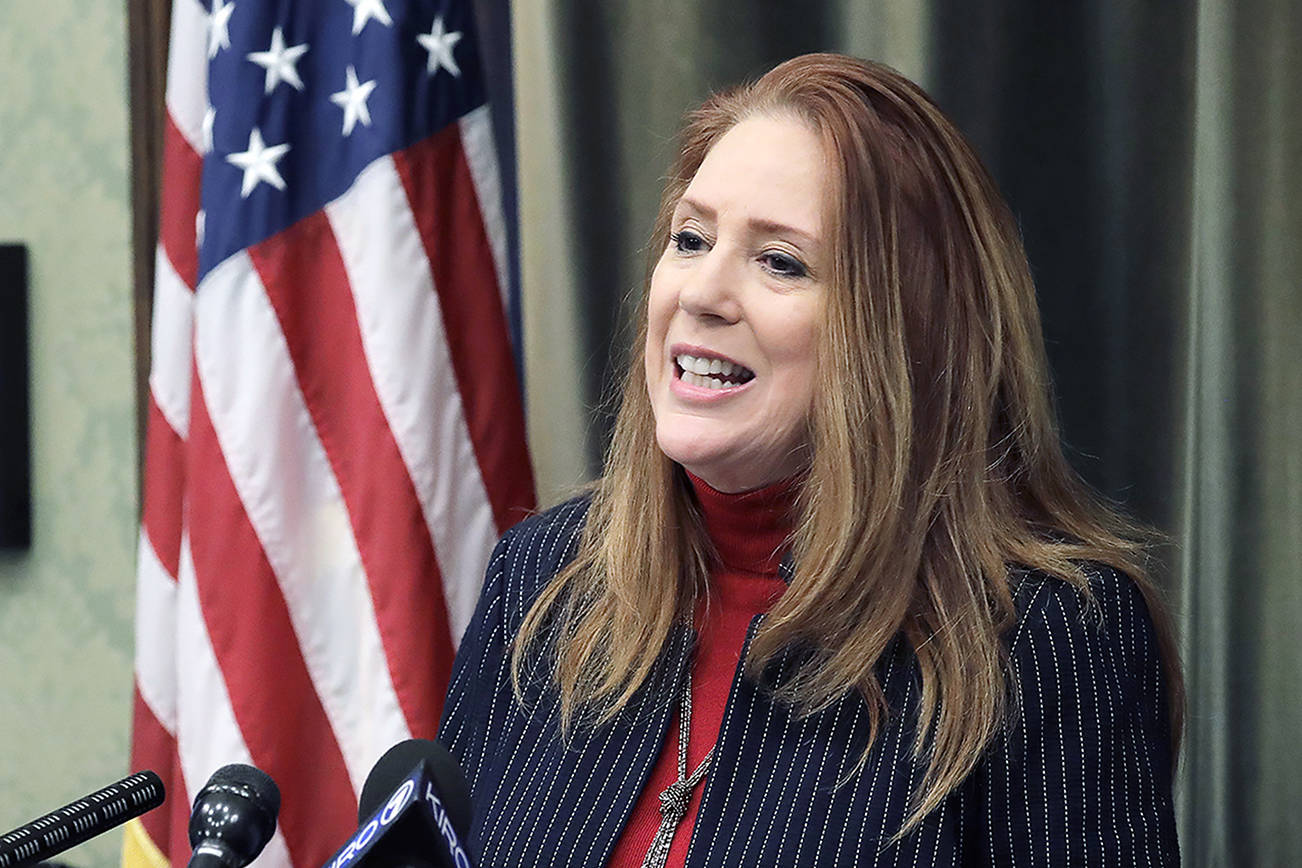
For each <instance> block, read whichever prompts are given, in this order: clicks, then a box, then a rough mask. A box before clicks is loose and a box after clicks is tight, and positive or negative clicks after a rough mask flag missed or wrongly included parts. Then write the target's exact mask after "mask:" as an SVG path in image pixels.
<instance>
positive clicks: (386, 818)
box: [330, 778, 468, 868]
mask: <svg viewBox="0 0 1302 868" xmlns="http://www.w3.org/2000/svg"><path fill="white" fill-rule="evenodd" d="M415 793H416V781H414V780H412V779H411V778H408V779H407V780H405V781H403V782H402V786H400V787H399V788H398V789H397V790H395V791H394V793H393V795H391V796H389V801H388V802H386V803H385V805H384V809H383V810H382V811H380V814H379V816H376V817H372V818H371V820H370V822H368V823H367V824H366V825H365V826H363V827H362V828H361V829H359V830H358V831H357V834H356V835H354V836H353V839H352V840H351V841H349V842H348V843H347V844H346V845H344V849H342V850H340V851H339V855H338V856H337V857H336V858H335V860H334V861H333V862H331V863H330V868H343V866H344V865H347V864H348V863H349V862H351V861H353V859H355V858H356V857H357V856H358V855H359V854H360V853H365V852H366V848H367V847H369V846H370V845H371V842H372V841H374V840H375V836H376V835H378V834H379V833H380V830H382V829H384V828H386V827H387V826H388V825H389V824H390V823H392V822H393V821H394V820H396V819H397V818H398V817H399V816H401V815H402V811H403V809H404V808H406V807H407V805H408V804H409V803H410V802H411V799H412V796H413V795H415ZM467 864H468V863H467Z"/></svg>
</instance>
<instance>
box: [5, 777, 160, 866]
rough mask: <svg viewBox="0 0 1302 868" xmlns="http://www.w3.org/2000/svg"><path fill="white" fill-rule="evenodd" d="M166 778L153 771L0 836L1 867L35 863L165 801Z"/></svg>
mask: <svg viewBox="0 0 1302 868" xmlns="http://www.w3.org/2000/svg"><path fill="white" fill-rule="evenodd" d="M163 798H164V792H163V781H162V779H160V778H159V777H158V775H156V774H154V773H153V772H150V771H143V772H137V773H136V774H134V775H128V776H127V777H125V778H123V779H122V780H120V781H118V782H117V783H115V784H109V785H108V786H107V787H104V788H103V789H102V790H96V791H95V792H93V793H91V794H90V795H88V796H85V797H83V798H80V799H78V800H77V801H75V802H73V803H72V804H70V805H65V806H64V807H62V808H60V809H59V810H57V811H54V812H53V813H50V814H46V815H45V816H44V817H40V818H38V819H35V820H32V821H31V822H30V823H28V824H27V825H25V826H20V827H19V828H17V829H14V830H13V831H12V832H9V833H8V834H6V835H3V836H0V868H19V866H22V865H34V864H36V863H37V862H40V861H41V860H43V859H46V858H49V857H50V856H53V855H54V854H56V853H62V852H63V851H64V850H67V849H68V848H69V847H75V846H76V845H78V844H80V843H81V842H83V841H88V840H90V839H91V838H94V837H95V836H96V835H99V834H101V833H103V832H107V831H108V830H109V829H112V828H113V827H114V826H117V825H120V824H122V823H125V822H126V821H127V820H130V819H132V818H133V817H139V816H140V815H141V814H143V813H144V812H145V811H148V810H151V809H153V808H157V807H158V806H159V805H161V804H162V803H163Z"/></svg>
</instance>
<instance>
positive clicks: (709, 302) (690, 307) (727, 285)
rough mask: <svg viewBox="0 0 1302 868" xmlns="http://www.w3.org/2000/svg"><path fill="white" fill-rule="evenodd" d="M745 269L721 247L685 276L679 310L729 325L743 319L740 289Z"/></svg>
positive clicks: (711, 252) (699, 262)
mask: <svg viewBox="0 0 1302 868" xmlns="http://www.w3.org/2000/svg"><path fill="white" fill-rule="evenodd" d="M741 279H742V275H741V269H739V268H738V267H737V265H736V263H735V262H733V261H732V259H731V258H730V257H729V255H728V253H727V251H725V250H721V249H720V248H719V247H718V246H716V247H714V248H713V249H711V250H709V251H707V252H705V253H702V254H701V255H700V256H698V257H696V259H695V261H694V264H693V267H692V268H690V269H688V270H687V272H686V273H685V274H684V276H683V284H682V286H681V287H680V288H679V291H678V307H679V308H680V309H681V310H682V311H684V312H685V313H688V314H691V315H692V316H694V317H698V318H703V319H714V320H719V321H722V322H725V323H732V322H736V321H737V320H738V319H740V318H741V306H740V303H739V295H738V288H739V282H740V280H741Z"/></svg>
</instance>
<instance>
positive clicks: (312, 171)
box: [199, 0, 486, 280]
mask: <svg viewBox="0 0 1302 868" xmlns="http://www.w3.org/2000/svg"><path fill="white" fill-rule="evenodd" d="M386 6H387V7H388V8H387V9H386ZM211 16H212V19H211V20H212V31H211V33H210V37H209V48H208V51H209V55H210V60H209V64H208V66H209V74H208V82H209V85H208V94H209V103H210V108H209V109H208V113H207V115H206V117H205V120H204V129H205V135H207V136H209V137H210V138H209V141H208V142H206V144H207V145H208V146H209V151H208V153H207V155H206V157H205V159H204V170H203V198H202V212H201V216H200V218H199V219H200V221H201V222H200V225H201V226H202V235H201V238H200V245H199V250H200V253H199V277H200V279H201V280H202V278H203V275H204V274H206V273H207V272H208V271H209V270H210V269H211V268H212V267H213V266H214V265H216V264H217V263H219V262H221V261H222V260H223V259H225V258H226V257H227V256H230V255H231V254H232V253H234V252H236V251H237V250H240V249H242V248H245V247H248V246H250V245H252V244H255V243H257V242H258V241H261V240H263V239H265V238H267V237H269V236H271V235H274V234H275V233H276V232H279V231H280V230H282V229H284V228H286V227H287V226H289V225H290V224H292V223H294V222H295V221H296V220H299V219H301V218H302V217H305V216H307V215H308V214H311V213H313V212H315V211H317V210H319V209H320V208H321V207H323V206H324V205H325V204H326V203H327V202H329V201H331V200H333V199H335V198H336V197H338V196H339V195H341V194H342V193H343V192H344V191H345V190H347V189H348V188H349V187H350V186H351V185H352V182H353V179H355V178H356V177H357V174H358V173H359V172H360V171H361V170H362V169H363V168H365V167H366V166H367V165H369V164H370V163H371V162H372V161H374V160H375V159H376V158H378V157H381V156H384V155H385V154H390V153H393V152H394V151H398V150H401V149H403V148H405V147H407V146H408V145H410V144H412V143H414V142H417V141H420V140H421V139H424V138H426V137H427V136H429V135H430V134H432V133H434V132H435V131H437V130H440V129H442V128H443V127H446V126H447V125H448V124H451V123H453V122H455V121H456V120H457V118H459V117H461V116H462V115H465V114H467V113H468V112H470V111H471V110H472V109H475V108H477V107H479V106H481V105H483V104H484V103H485V102H486V97H485V93H484V86H483V82H482V80H481V79H480V77H479V76H480V63H479V55H478V51H479V49H478V40H477V38H476V34H475V29H474V21H473V18H472V15H471V11H470V7H469V5H468V4H466V3H458V2H451V0H443V2H425V3H422V2H403V0H386V2H384V3H380V2H377V0H314V2H307V3H291V2H284V0H282V2H262V3H258V2H254V0H234V2H230V0H213V3H212V9H211Z"/></svg>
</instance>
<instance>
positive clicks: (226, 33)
mask: <svg viewBox="0 0 1302 868" xmlns="http://www.w3.org/2000/svg"><path fill="white" fill-rule="evenodd" d="M234 11H235V4H234V3H227V2H225V0H212V14H211V15H209V16H208V59H209V60H212V59H213V58H214V57H216V56H217V52H219V51H221V50H222V49H223V48H230V47H231V13H232V12H234Z"/></svg>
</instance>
